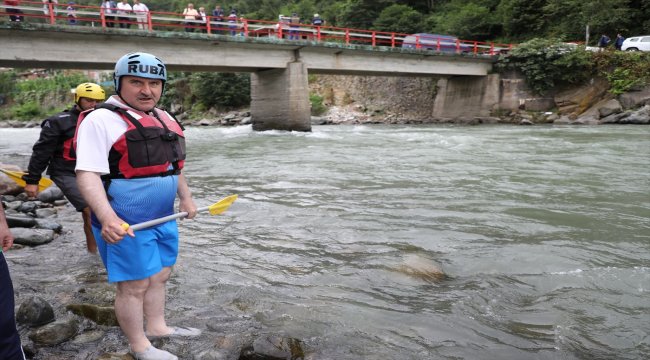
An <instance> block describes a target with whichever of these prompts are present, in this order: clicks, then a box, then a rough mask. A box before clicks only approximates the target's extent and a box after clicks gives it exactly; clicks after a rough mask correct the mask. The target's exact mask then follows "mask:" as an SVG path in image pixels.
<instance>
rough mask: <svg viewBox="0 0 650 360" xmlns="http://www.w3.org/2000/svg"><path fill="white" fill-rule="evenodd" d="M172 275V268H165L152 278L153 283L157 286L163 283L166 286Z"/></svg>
mask: <svg viewBox="0 0 650 360" xmlns="http://www.w3.org/2000/svg"><path fill="white" fill-rule="evenodd" d="M171 274H172V268H171V267H164V268H162V270H160V271H159V272H158V273H157V274H155V275H153V276H152V277H151V282H152V283H155V284H161V283H162V284H164V283H166V282H167V280H169V277H170V276H171Z"/></svg>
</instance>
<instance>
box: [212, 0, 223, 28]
mask: <svg viewBox="0 0 650 360" xmlns="http://www.w3.org/2000/svg"><path fill="white" fill-rule="evenodd" d="M224 16H225V13H224V12H223V9H222V8H221V5H216V6H215V7H214V10H212V20H213V21H215V24H214V25H215V27H216V29H217V30H216V31H215V32H214V33H215V34H223V31H222V30H221V29H223V25H224V24H222V22H223V20H224Z"/></svg>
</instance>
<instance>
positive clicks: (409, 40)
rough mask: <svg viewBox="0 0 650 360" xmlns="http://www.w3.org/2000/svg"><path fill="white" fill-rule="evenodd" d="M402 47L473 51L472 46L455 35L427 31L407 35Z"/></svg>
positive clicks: (444, 50) (460, 51) (452, 51)
mask: <svg viewBox="0 0 650 360" xmlns="http://www.w3.org/2000/svg"><path fill="white" fill-rule="evenodd" d="M402 47H403V48H406V49H423V50H433V51H440V52H449V53H469V52H471V51H472V47H471V46H469V45H467V44H463V43H462V42H459V41H458V38H457V37H455V36H451V35H438V34H426V33H420V34H413V35H408V36H406V37H405V38H404V40H403V41H402Z"/></svg>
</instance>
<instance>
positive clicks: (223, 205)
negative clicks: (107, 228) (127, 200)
mask: <svg viewBox="0 0 650 360" xmlns="http://www.w3.org/2000/svg"><path fill="white" fill-rule="evenodd" d="M235 200H237V195H230V196H227V197H225V198H223V199H221V200H219V201H217V202H216V203H214V204H212V205H210V206H205V207H201V208H198V209H197V211H198V212H203V211H206V210H207V211H209V212H210V215H219V214H221V213H222V212H224V211H226V210H228V208H229V207H230V205H232V203H234V202H235ZM186 216H187V212H185V211H182V212H178V213H176V214H172V215H168V216H164V217H161V218H158V219H153V220H149V221H145V222H141V223H139V224H135V225H129V224H127V223H124V224H122V229H124V230H128V229H129V228H131V229H133V231H136V230H142V229H144V228H148V227H150V226H154V225H158V224H161V223H164V222H166V221H169V220H174V219H178V218H184V217H186Z"/></svg>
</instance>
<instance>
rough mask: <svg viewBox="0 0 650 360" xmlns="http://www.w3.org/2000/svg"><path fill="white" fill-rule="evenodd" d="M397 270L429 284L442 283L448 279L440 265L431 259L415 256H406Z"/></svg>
mask: <svg viewBox="0 0 650 360" xmlns="http://www.w3.org/2000/svg"><path fill="white" fill-rule="evenodd" d="M397 270H398V271H399V272H401V273H404V274H406V275H409V276H412V277H415V278H419V279H423V280H426V281H429V282H436V281H441V280H445V279H446V278H447V275H446V274H445V272H444V271H443V270H442V268H441V267H440V265H438V264H437V263H436V262H434V261H433V260H431V259H428V258H426V257H423V256H420V255H415V254H412V255H407V256H405V257H404V258H403V260H402V263H401V264H400V265H399V266H398V268H397Z"/></svg>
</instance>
